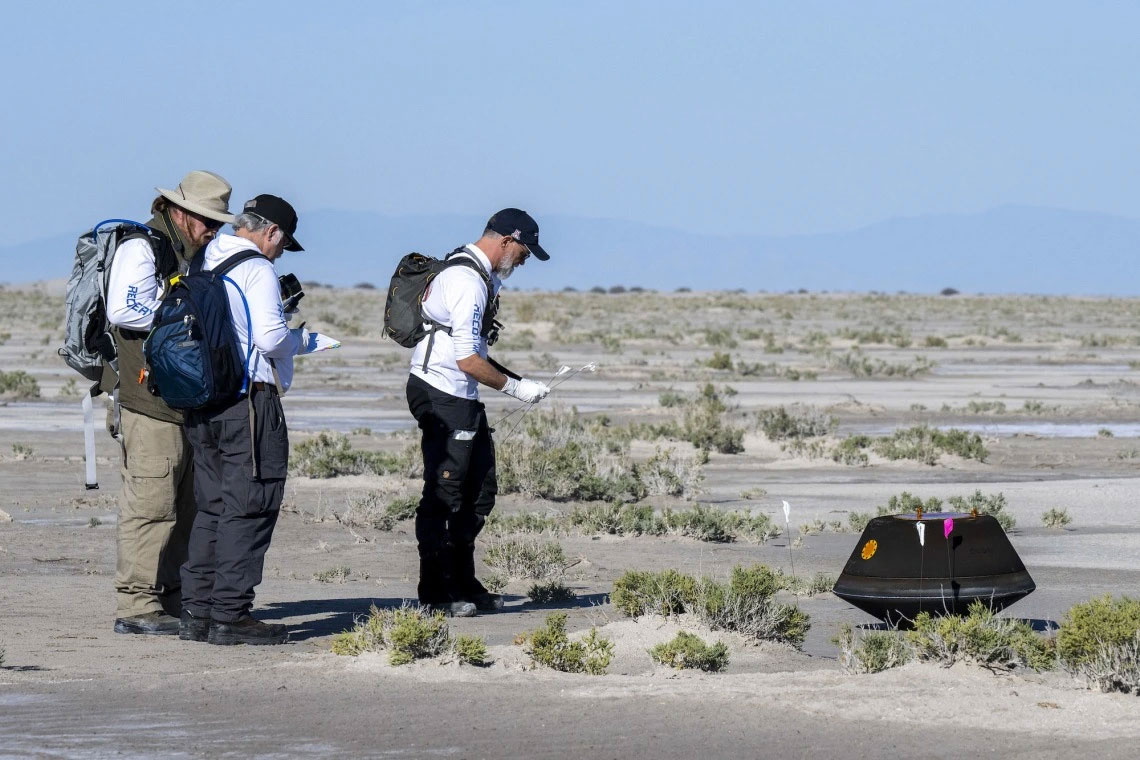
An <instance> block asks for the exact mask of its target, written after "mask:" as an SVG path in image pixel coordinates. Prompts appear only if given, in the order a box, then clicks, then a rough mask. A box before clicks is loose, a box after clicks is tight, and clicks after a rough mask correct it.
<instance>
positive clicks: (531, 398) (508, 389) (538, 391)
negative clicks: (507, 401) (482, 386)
mask: <svg viewBox="0 0 1140 760" xmlns="http://www.w3.org/2000/svg"><path fill="white" fill-rule="evenodd" d="M503 393H505V394H507V395H508V396H514V397H515V398H517V399H518V400H519V401H525V402H526V403H528V404H534V403H537V402H539V401H542V400H543V399H544V398H546V394H548V393H550V388H549V387H548V386H547V385H546V384H545V383H540V382H538V381H537V380H527V379H526V378H525V377H524V378H523V379H522V380H515V379H514V378H513V377H508V378H507V384H506V385H504V386H503Z"/></svg>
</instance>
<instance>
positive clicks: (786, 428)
mask: <svg viewBox="0 0 1140 760" xmlns="http://www.w3.org/2000/svg"><path fill="white" fill-rule="evenodd" d="M757 422H758V424H759V426H760V429H761V430H762V431H764V435H766V436H767V437H768V440H770V441H783V440H787V439H789V438H818V437H820V436H825V435H828V434H830V433H831V432H832V431H833V430H834V429H835V428H836V426H837V425H838V424H839V420H838V418H836V417H825V416H823V415H821V414H817V413H815V412H811V411H809V412H805V413H803V414H789V413H788V410H787V409H785V408H784V407H782V406H779V407H776V408H775V409H765V410H764V411H762V412H760V413H759V414H758V417H757Z"/></svg>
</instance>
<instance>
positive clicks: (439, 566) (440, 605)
mask: <svg viewBox="0 0 1140 760" xmlns="http://www.w3.org/2000/svg"><path fill="white" fill-rule="evenodd" d="M417 593H418V594H419V598H420V604H422V605H423V606H425V607H427V608H428V609H429V610H432V611H436V610H438V611H440V612H443V613H444V614H445V615H449V616H451V617H474V615H475V605H474V604H472V603H471V602H468V601H464V600H463V599H461V598H460V597H459V596H458V594H457V593H456V590H455V588H454V577H453V572H452V558H451V551H450V548H449V547H443V548H440V549H436V550H434V551H430V550H429V551H424V550H422V549H421V550H420V583H419V586H418V587H417Z"/></svg>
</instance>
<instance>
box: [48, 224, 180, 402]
mask: <svg viewBox="0 0 1140 760" xmlns="http://www.w3.org/2000/svg"><path fill="white" fill-rule="evenodd" d="M132 237H145V238H147V239H148V240H149V242H150V244H151V248H152V250H154V252H155V257H156V263H157V262H159V261H160V260H161V258H164V257H160V252H161V251H162V250H163V249H164V248H167V247H168V245H167V244H166V241H165V238H163V237H162V236H161V235H160V234H159V233H158V232H156V231H155V230H152V229H151V228H150V227H147V226H146V225H145V224H139V223H138V222H132V221H130V220H128V219H108V220H106V221H103V222H99V223H98V224H96V225H95V226H94V227H93V228H92V229H90V230H88V231H87V232H85V233H83V234H82V235H80V236H79V240H77V241H76V243H75V264H74V265H73V266H72V268H71V277H70V278H69V279H68V281H67V297H66V300H65V302H64V306H65V309H66V311H67V322H66V326H65V331H64V337H63V346H62V347H61V348H60V349H59V352H58V353H59V355H60V356H62V357H63V360H64V361H65V362H67V366H69V367H71V368H72V369H73V370H75V371H76V372H78V373H79V374H81V375H83V376H84V377H85V378H87V379H88V380H90V381H92V382H94V383H98V382H99V380H100V378H101V377H102V376H103V365H104V364H110V365H111V367H112V368H114V369H118V353H117V351H116V348H115V340H114V338H113V337H112V336H111V324H110V323H109V322H108V321H107V308H106V303H107V280H108V278H109V277H110V274H111V262H112V260H113V259H114V257H115V249H116V248H118V247H119V244H120V243H122V242H123V241H124V240H127V239H128V238H132ZM166 268H167V267H163V266H156V267H155V269H156V276H161V275H158V270H159V269H166ZM91 395H98V389H97V388H93V389H92V394H91Z"/></svg>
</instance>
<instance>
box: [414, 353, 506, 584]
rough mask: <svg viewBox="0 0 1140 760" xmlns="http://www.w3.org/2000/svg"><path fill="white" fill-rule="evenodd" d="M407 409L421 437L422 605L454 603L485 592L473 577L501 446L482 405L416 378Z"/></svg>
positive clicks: (491, 502)
mask: <svg viewBox="0 0 1140 760" xmlns="http://www.w3.org/2000/svg"><path fill="white" fill-rule="evenodd" d="M407 393H408V408H409V409H410V410H411V412H412V416H413V417H415V418H416V422H417V423H419V427H420V430H421V431H423V437H422V440H421V444H420V448H421V451H422V452H423V458H424V490H423V496H422V498H421V499H420V506H419V508H418V509H417V510H416V541H417V542H418V544H419V552H420V584H419V597H420V601H421V602H423V603H425V604H432V603H438V602H445V601H456V600H460V599H465V598H471V597H472V596H474V595H476V594H480V593H486V589H485V588H483V586H482V585H481V584H480V583H479V581H478V580H476V579H475V558H474V557H475V537H476V536H478V535H479V531H481V530H483V524H484V523H485V522H486V520H487V515H489V514H491V510H492V509H493V508H494V507H495V494H496V493H498V484H497V483H496V481H495V444H494V442H493V441H492V440H491V428H490V426H489V425H488V424H487V413H486V411H485V409H484V407H483V404H482V403H480V402H478V401H473V400H471V399H465V398H459V397H457V396H452V395H450V394H448V393H444V392H443V391H440V390H438V389H436V388H433V387H432V386H431V385H429V384H428V383H425V382H424V381H423V380H421V379H420V378H418V377H416V376H415V375H412V376H410V377H409V378H408V389H407Z"/></svg>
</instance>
